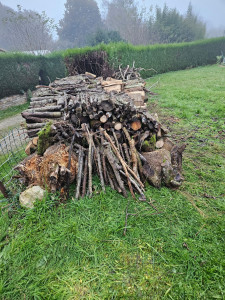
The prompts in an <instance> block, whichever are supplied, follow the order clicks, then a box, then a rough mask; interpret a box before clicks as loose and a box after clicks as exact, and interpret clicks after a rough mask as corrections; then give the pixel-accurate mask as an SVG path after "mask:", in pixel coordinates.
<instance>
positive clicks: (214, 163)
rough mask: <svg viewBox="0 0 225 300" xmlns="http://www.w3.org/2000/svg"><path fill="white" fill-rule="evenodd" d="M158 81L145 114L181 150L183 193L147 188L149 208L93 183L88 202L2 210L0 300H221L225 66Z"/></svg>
mask: <svg viewBox="0 0 225 300" xmlns="http://www.w3.org/2000/svg"><path fill="white" fill-rule="evenodd" d="M156 82H158V84H157V85H156V86H155V87H154V92H156V93H158V96H155V97H154V98H151V100H150V101H149V109H150V111H152V112H158V113H159V115H160V118H161V120H162V121H163V122H164V123H165V124H167V125H168V127H169V128H170V129H171V136H172V137H173V138H174V139H177V141H178V142H182V143H186V144H187V148H186V150H185V152H184V161H183V168H184V172H183V175H184V177H185V182H184V184H183V186H182V187H181V188H180V189H179V190H170V189H168V188H165V187H163V188H161V189H160V190H158V189H155V188H153V187H150V186H149V187H148V188H147V192H146V194H147V196H148V197H149V199H151V201H153V204H154V207H155V208H153V207H152V206H148V205H147V204H144V203H141V202H138V201H137V202H135V201H133V200H132V198H129V199H124V198H123V197H122V196H120V195H118V194H117V193H116V192H114V191H112V190H111V189H110V188H108V189H107V191H106V194H103V193H102V192H101V189H100V184H99V182H98V181H97V180H96V181H95V195H94V197H93V198H92V199H88V198H85V199H82V200H80V201H74V199H73V194H74V193H75V191H74V190H71V200H70V201H69V203H67V204H61V205H59V206H57V207H56V206H55V201H57V197H54V198H53V197H51V195H47V196H46V200H45V201H43V202H42V203H38V204H37V206H36V207H35V209H33V210H27V211H26V210H23V209H19V208H17V209H16V208H15V206H10V209H9V212H8V213H7V207H4V208H3V204H2V214H1V217H0V229H1V231H0V295H1V299H10V300H11V299H13V300H14V299H224V298H225V285H224V282H225V226H224V225H225V215H224V212H225V184H224V183H225V170H224V166H225V152H224V149H225V148H224V141H225V124H224V123H225V92H224V90H225V68H222V67H219V66H209V67H202V68H196V69H191V70H185V71H179V72H171V73H167V74H163V75H158V76H155V77H154V78H151V79H150V80H149V81H148V85H149V86H151V85H152V84H154V83H156ZM15 199H16V196H15V197H14V200H15ZM128 201H130V205H129V212H130V213H131V214H133V215H130V216H129V218H128V230H127V234H126V236H123V230H124V224H125V209H126V206H127V202H128ZM5 205H6V204H5V203H4V206H5Z"/></svg>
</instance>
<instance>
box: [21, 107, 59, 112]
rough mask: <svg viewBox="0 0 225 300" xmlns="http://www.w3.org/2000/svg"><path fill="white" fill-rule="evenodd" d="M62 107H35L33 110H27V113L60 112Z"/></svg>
mask: <svg viewBox="0 0 225 300" xmlns="http://www.w3.org/2000/svg"><path fill="white" fill-rule="evenodd" d="M60 109H61V106H60V105H52V106H44V107H33V108H31V109H27V110H26V111H27V112H29V113H33V112H41V111H42V112H50V111H60Z"/></svg>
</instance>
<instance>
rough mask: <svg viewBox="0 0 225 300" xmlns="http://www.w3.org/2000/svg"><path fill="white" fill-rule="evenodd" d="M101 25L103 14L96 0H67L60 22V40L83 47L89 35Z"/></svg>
mask: <svg viewBox="0 0 225 300" xmlns="http://www.w3.org/2000/svg"><path fill="white" fill-rule="evenodd" d="M101 26H102V21H101V15H100V12H99V8H98V5H97V3H96V2H95V1H94V0H67V2H66V4H65V13H64V17H63V19H62V20H60V22H59V28H58V35H59V40H61V41H69V42H70V43H73V45H74V46H78V47H82V46H84V45H85V44H86V43H87V38H88V36H89V35H91V34H93V33H94V32H96V30H97V29H98V28H100V27H101Z"/></svg>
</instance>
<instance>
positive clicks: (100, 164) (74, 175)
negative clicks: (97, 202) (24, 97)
mask: <svg viewBox="0 0 225 300" xmlns="http://www.w3.org/2000/svg"><path fill="white" fill-rule="evenodd" d="M121 72H122V71H121V70H120V72H119V75H118V76H120V75H121ZM123 72H124V73H122V74H123V75H121V77H122V78H123V79H120V78H119V79H118V78H107V79H106V80H103V78H101V77H100V78H96V76H95V75H93V74H90V73H87V74H84V75H76V76H71V77H67V78H64V79H60V80H56V81H55V82H53V83H51V84H50V85H49V86H39V87H38V89H37V90H36V91H35V93H34V95H33V98H32V99H31V104H30V108H29V109H28V110H27V111H25V112H23V113H22V116H23V117H24V118H25V119H26V126H27V131H28V135H29V136H30V137H31V138H32V140H31V141H30V142H29V144H28V145H27V148H26V153H27V154H28V155H29V156H28V157H27V158H26V159H25V160H24V161H23V162H21V163H20V164H19V165H18V166H16V169H17V170H18V171H19V177H20V179H21V180H22V182H23V183H24V184H26V185H27V186H31V185H38V186H41V187H46V186H47V188H48V189H49V191H51V192H55V191H60V193H61V197H62V199H67V198H68V196H69V188H70V185H71V184H72V183H73V182H75V186H76V187H75V191H74V196H75V198H77V199H78V198H80V197H84V196H89V197H91V196H92V194H93V192H94V191H93V175H98V177H99V179H100V182H101V187H102V190H103V191H105V186H106V185H109V186H110V187H111V188H112V189H114V190H116V191H118V192H119V193H122V194H123V196H124V197H127V190H129V191H130V193H131V195H132V196H133V197H135V193H137V194H138V195H139V196H140V198H141V199H145V195H144V192H145V188H144V186H145V182H146V181H148V182H149V183H150V184H151V185H153V186H155V187H160V186H161V185H162V184H165V185H166V186H168V187H172V188H177V187H179V186H180V185H181V183H182V180H183V178H182V174H181V171H182V152H183V150H184V148H185V145H182V146H178V145H175V144H174V143H173V142H172V141H171V140H170V139H169V138H168V130H167V128H165V127H164V126H163V125H162V124H161V123H160V122H159V120H158V117H157V115H151V114H150V113H149V112H147V110H146V105H145V103H144V102H145V100H146V94H145V93H146V92H147V89H146V88H145V83H144V81H143V80H142V79H141V78H140V76H135V74H134V76H129V78H128V79H127V78H126V74H129V69H128V68H127V69H125V70H123ZM131 78H132V79H131ZM141 101H142V102H141ZM140 104H141V105H140Z"/></svg>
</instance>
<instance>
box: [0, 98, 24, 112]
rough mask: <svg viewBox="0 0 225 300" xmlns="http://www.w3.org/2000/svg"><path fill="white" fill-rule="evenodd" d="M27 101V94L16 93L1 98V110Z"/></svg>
mask: <svg viewBox="0 0 225 300" xmlns="http://www.w3.org/2000/svg"><path fill="white" fill-rule="evenodd" d="M26 102H27V96H26V95H14V96H10V97H4V98H2V99H0V110H5V109H7V108H9V107H12V106H17V105H21V104H24V103H26Z"/></svg>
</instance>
